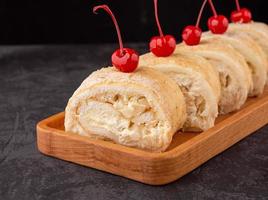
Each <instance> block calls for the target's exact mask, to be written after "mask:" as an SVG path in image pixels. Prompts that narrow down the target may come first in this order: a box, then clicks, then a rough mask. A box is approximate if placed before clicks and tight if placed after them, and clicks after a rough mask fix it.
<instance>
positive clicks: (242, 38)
mask: <svg viewBox="0 0 268 200" xmlns="http://www.w3.org/2000/svg"><path fill="white" fill-rule="evenodd" d="M211 39H213V42H218V43H219V44H229V45H231V46H232V47H233V48H234V49H235V50H237V51H238V52H239V53H240V54H241V55H242V56H243V57H244V59H245V60H246V62H247V65H248V67H249V69H250V72H251V76H252V80H253V88H252V90H251V91H250V92H249V96H259V95H261V94H262V93H263V90H264V87H265V83H266V79H267V60H266V55H265V52H264V51H263V50H262V48H261V47H260V46H259V45H258V43H256V42H255V41H254V40H253V39H252V38H251V37H250V36H248V35H247V34H245V33H239V32H227V33H225V34H222V35H219V34H218V35H216V34H211V33H209V32H206V33H204V34H203V41H206V40H211Z"/></svg>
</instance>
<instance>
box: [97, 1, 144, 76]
mask: <svg viewBox="0 0 268 200" xmlns="http://www.w3.org/2000/svg"><path fill="white" fill-rule="evenodd" d="M98 9H103V10H105V11H106V12H107V13H108V14H109V15H110V17H111V18H112V20H113V22H114V25H115V28H116V31H117V36H118V40H119V46H120V48H119V49H117V50H116V51H115V52H114V53H113V55H112V64H113V65H114V66H115V67H116V68H117V69H118V70H119V71H121V72H127V73H129V72H133V71H135V69H136V68H137V66H138V63H139V54H138V53H137V52H136V51H135V50H133V49H130V48H124V47H123V42H122V37H121V33H120V29H119V26H118V23H117V21H116V18H115V16H114V14H113V12H112V11H111V10H110V8H109V7H108V6H107V5H99V6H95V7H94V8H93V12H94V13H95V14H97V10H98Z"/></svg>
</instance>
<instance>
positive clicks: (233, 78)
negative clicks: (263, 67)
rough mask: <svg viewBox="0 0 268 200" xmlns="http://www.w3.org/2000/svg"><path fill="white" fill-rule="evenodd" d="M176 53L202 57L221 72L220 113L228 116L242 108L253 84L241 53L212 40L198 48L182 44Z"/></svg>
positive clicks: (202, 42)
mask: <svg viewBox="0 0 268 200" xmlns="http://www.w3.org/2000/svg"><path fill="white" fill-rule="evenodd" d="M176 51H177V52H178V51H185V52H188V54H189V55H192V54H197V55H199V56H202V57H203V58H205V59H207V60H208V61H209V62H210V63H211V64H212V66H213V67H215V69H216V70H217V71H218V72H219V78H220V83H221V97H220V101H219V113H221V114H226V113H229V112H232V111H235V110H238V109H240V108H241V106H242V105H243V104H244V103H245V101H246V99H247V96H248V93H249V91H251V90H252V86H253V85H252V84H253V83H252V77H251V73H250V70H249V68H248V66H247V63H246V61H245V59H244V58H243V56H242V55H241V54H240V53H238V52H237V51H236V50H234V48H232V47H231V46H230V45H227V44H226V45H222V44H218V43H216V42H213V41H212V40H211V41H201V43H200V44H199V45H197V46H186V45H184V44H180V45H177V49H176Z"/></svg>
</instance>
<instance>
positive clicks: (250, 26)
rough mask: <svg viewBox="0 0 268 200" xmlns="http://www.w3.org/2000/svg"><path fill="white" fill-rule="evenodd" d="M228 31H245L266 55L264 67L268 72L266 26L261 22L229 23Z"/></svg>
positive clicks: (267, 36)
mask: <svg viewBox="0 0 268 200" xmlns="http://www.w3.org/2000/svg"><path fill="white" fill-rule="evenodd" d="M228 32H236V33H241V32H243V33H246V34H248V35H249V36H250V37H251V38H252V39H253V40H254V41H256V42H257V43H258V44H259V45H260V46H261V48H262V49H263V51H264V52H265V55H266V60H267V66H266V67H267V73H268V42H267V41H268V26H267V25H266V24H265V23H261V22H252V23H246V24H240V23H235V24H234V23H231V24H230V26H229V28H228ZM267 83H268V79H267V81H266V84H267Z"/></svg>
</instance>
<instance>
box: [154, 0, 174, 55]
mask: <svg viewBox="0 0 268 200" xmlns="http://www.w3.org/2000/svg"><path fill="white" fill-rule="evenodd" d="M154 11H155V20H156V24H157V27H158V30H159V35H160V36H154V37H153V38H152V39H151V41H150V44H149V47H150V51H151V52H152V53H153V54H154V55H155V56H157V57H167V56H170V55H171V54H172V53H173V52H174V51H175V48H176V39H175V38H174V37H173V36H172V35H164V34H163V31H162V28H161V25H160V22H159V19H158V10H157V0H154Z"/></svg>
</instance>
